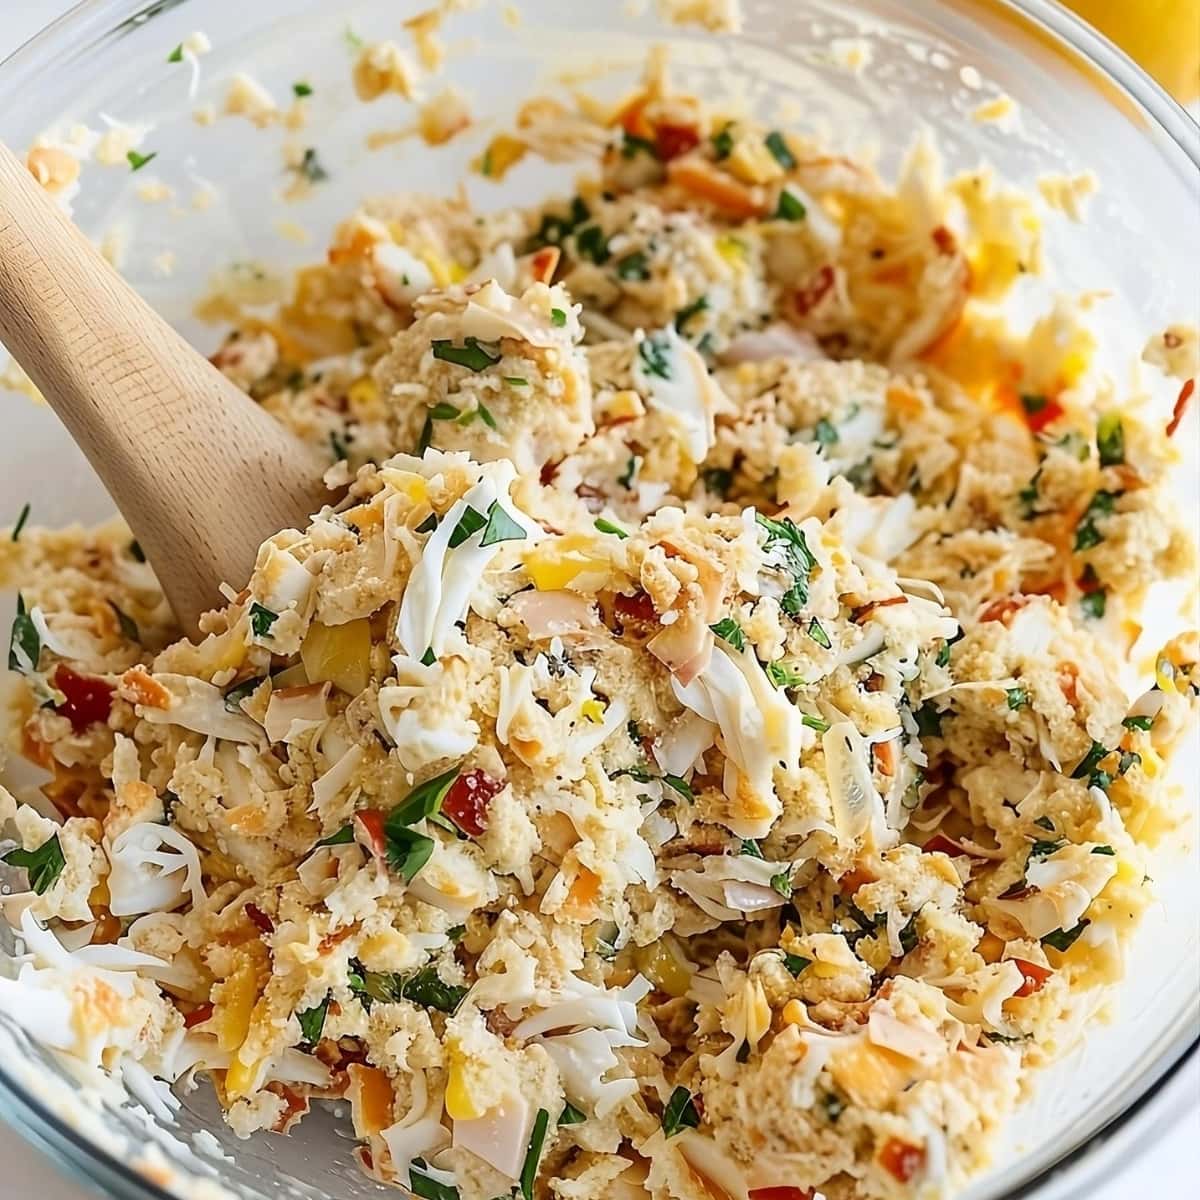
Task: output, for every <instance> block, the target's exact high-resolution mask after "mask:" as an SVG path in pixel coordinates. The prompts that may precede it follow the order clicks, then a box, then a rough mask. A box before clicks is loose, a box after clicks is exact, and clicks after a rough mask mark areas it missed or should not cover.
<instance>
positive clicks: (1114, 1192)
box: [0, 0, 1200, 1200]
mask: <svg viewBox="0 0 1200 1200" xmlns="http://www.w3.org/2000/svg"><path fill="white" fill-rule="evenodd" d="M72 3H73V0H0V10H2V11H0V59H3V58H4V57H5V56H6V55H7V54H9V52H10V51H12V50H14V49H15V48H16V47H17V46H19V45H20V44H21V43H22V42H23V41H25V39H26V38H28V37H30V36H31V35H32V34H34V33H36V32H37V30H38V29H40V28H42V27H43V26H45V25H47V24H48V23H49V22H50V21H51V20H53V19H54V18H55V17H57V16H59V15H60V14H61V13H63V12H65V11H66V10H67V9H69V8H70V7H71V6H72ZM2 135H3V119H2V116H0V136H2ZM1198 1145H1200V1096H1197V1097H1196V1105H1195V1106H1194V1108H1193V1109H1192V1111H1191V1113H1190V1114H1189V1117H1188V1119H1187V1120H1186V1121H1183V1122H1181V1124H1180V1125H1179V1126H1178V1127H1177V1128H1175V1129H1173V1130H1171V1131H1170V1133H1169V1134H1168V1135H1167V1136H1166V1137H1165V1138H1163V1139H1162V1140H1160V1141H1159V1142H1158V1143H1157V1144H1156V1145H1155V1146H1154V1148H1153V1150H1152V1151H1151V1153H1150V1154H1149V1155H1148V1156H1147V1157H1146V1158H1145V1159H1141V1160H1137V1161H1132V1162H1130V1163H1128V1165H1126V1166H1125V1167H1124V1168H1123V1169H1122V1170H1121V1171H1120V1172H1119V1174H1117V1175H1115V1176H1114V1177H1113V1178H1112V1179H1111V1180H1110V1181H1109V1182H1108V1184H1107V1185H1106V1186H1105V1187H1104V1188H1103V1189H1102V1190H1101V1191H1099V1192H1096V1193H1094V1194H1093V1195H1092V1196H1091V1197H1089V1198H1088V1200H1129V1197H1131V1196H1132V1197H1145V1198H1147V1200H1175V1198H1176V1197H1183V1196H1184V1195H1186V1194H1193V1188H1194V1186H1195V1172H1196V1163H1197V1146H1198ZM0 1163H3V1164H4V1167H3V1172H2V1173H0V1197H3V1198H5V1200H7V1198H9V1197H11V1198H12V1200H18V1198H19V1200H27V1198H29V1197H37V1200H85V1197H87V1196H88V1192H86V1191H85V1190H84V1189H82V1188H80V1187H78V1186H77V1185H76V1184H73V1183H72V1182H70V1181H69V1180H67V1179H65V1178H64V1177H63V1176H62V1175H60V1174H59V1173H58V1171H57V1170H56V1169H55V1168H54V1167H52V1166H51V1165H50V1164H49V1163H48V1162H47V1161H46V1160H44V1159H43V1158H41V1157H40V1155H39V1154H38V1152H37V1151H36V1150H34V1149H32V1148H31V1147H30V1146H28V1145H27V1144H26V1143H25V1142H23V1141H22V1140H21V1139H20V1138H19V1137H18V1136H17V1135H16V1134H14V1133H13V1132H12V1131H10V1130H9V1129H7V1128H6V1127H4V1126H2V1125H0Z"/></svg>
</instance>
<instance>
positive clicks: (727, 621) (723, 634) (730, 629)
mask: <svg viewBox="0 0 1200 1200" xmlns="http://www.w3.org/2000/svg"><path fill="white" fill-rule="evenodd" d="M709 629H711V630H712V631H713V633H715V634H716V635H717V637H719V638H720V639H721V640H722V641H723V642H728V643H729V644H730V645H731V646H732V647H733V648H734V649H735V650H745V648H746V634H745V633H744V632H743V630H742V627H741V626H740V625H739V624H738V623H737V622H736V621H735V620H734V619H733V618H732V617H723V618H722V619H721V620H720V621H718V622H717V623H716V624H715V625H710V626H709Z"/></svg>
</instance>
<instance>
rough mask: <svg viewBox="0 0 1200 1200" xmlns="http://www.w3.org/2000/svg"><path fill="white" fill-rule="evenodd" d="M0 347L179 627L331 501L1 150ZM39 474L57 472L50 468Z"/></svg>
mask: <svg viewBox="0 0 1200 1200" xmlns="http://www.w3.org/2000/svg"><path fill="white" fill-rule="evenodd" d="M0 340H2V341H3V342H4V344H5V345H6V346H7V347H8V349H9V351H10V352H11V353H12V355H13V357H14V358H16V360H17V361H18V362H19V363H20V364H21V366H22V367H24V369H25V371H26V372H27V373H28V375H29V377H30V378H31V379H32V380H33V382H34V383H35V384H36V385H37V387H38V388H39V389H40V390H41V392H42V393H43V395H45V397H46V399H47V401H48V402H49V403H50V405H51V407H52V408H53V409H54V411H55V412H56V413H57V414H58V416H59V418H60V419H61V420H62V422H63V424H64V425H66V427H67V429H68V430H69V431H70V433H71V436H72V437H73V438H74V439H75V441H76V442H77V443H78V444H79V446H80V447H81V448H82V449H83V452H84V453H85V454H86V455H87V457H88V460H89V461H90V462H91V464H92V466H93V467H94V468H95V470H96V472H97V474H98V475H99V476H100V478H101V480H102V481H103V482H104V485H105V487H106V488H107V489H108V491H109V493H110V495H111V496H112V497H113V499H114V500H115V501H116V503H117V507H118V508H119V509H120V510H121V513H122V514H123V515H124V517H125V519H126V520H127V521H128V522H129V525H130V527H131V528H132V529H133V531H134V533H135V535H136V536H137V539H138V541H139V542H140V544H141V546H142V548H143V549H144V550H145V552H146V556H147V558H148V559H149V561H150V563H151V565H152V566H153V567H154V570H155V572H156V573H157V575H158V578H159V581H160V582H161V583H162V586H163V590H164V591H165V592H166V595H167V599H168V600H169V601H170V602H171V605H172V607H173V608H174V609H175V612H176V615H177V616H178V617H179V619H180V621H181V622H182V623H183V625H184V627H185V629H188V630H191V629H192V628H194V625H195V621H196V618H197V617H198V616H199V615H200V613H202V612H204V611H205V610H206V609H208V608H211V607H213V606H214V605H215V604H218V603H219V602H220V596H219V593H218V591H217V585H218V584H219V583H220V582H222V581H228V582H230V583H232V584H233V585H235V586H237V587H240V586H241V585H242V584H243V583H244V582H245V580H246V578H247V576H248V575H249V573H250V570H251V568H252V567H253V565H254V558H255V553H256V551H257V550H258V546H259V544H260V543H261V542H262V541H263V540H264V539H265V538H267V537H269V536H270V535H271V534H273V533H276V532H278V531H279V530H280V529H286V528H289V527H293V526H295V525H297V524H299V525H300V527H301V528H303V525H304V522H305V518H306V517H307V516H308V515H309V514H310V513H313V512H315V511H317V509H318V508H319V507H320V506H321V505H322V504H323V503H325V502H326V501H327V500H328V499H329V496H328V494H327V493H326V491H325V489H324V487H323V485H322V484H321V482H320V475H321V470H322V467H321V464H320V462H319V461H318V460H317V458H316V456H315V453H314V452H313V451H311V450H310V449H309V448H308V447H306V446H305V445H304V444H303V443H301V442H300V441H299V439H297V438H296V437H294V436H293V435H292V434H290V433H289V432H288V431H286V430H284V429H283V428H282V427H281V426H280V425H279V424H278V423H277V422H276V421H274V420H273V419H272V418H271V417H270V416H269V415H268V414H267V413H265V412H264V411H263V410H262V409H261V408H260V407H259V406H258V405H257V404H255V403H254V402H253V401H252V400H251V399H250V398H249V397H248V396H246V395H245V394H244V393H243V392H242V391H240V390H239V389H238V388H237V387H235V386H234V385H233V384H232V383H230V382H229V380H227V379H226V378H225V376H223V375H222V374H221V372H220V371H218V370H217V369H216V368H215V367H214V366H213V365H212V364H211V363H209V362H208V361H207V360H206V359H205V358H203V357H202V356H201V355H200V354H198V353H197V352H196V351H195V350H193V349H192V347H191V346H190V345H188V343H187V342H186V341H185V340H184V339H183V338H182V337H180V335H179V334H178V333H176V332H175V330H174V329H172V328H171V327H170V326H169V325H168V324H167V323H166V322H165V321H163V320H162V319H161V318H159V317H158V316H157V315H156V314H155V313H154V312H153V310H152V309H151V308H150V307H149V306H148V305H147V304H146V303H145V301H143V300H142V299H141V297H140V296H138V295H137V293H136V292H135V291H134V290H133V289H132V288H131V287H129V285H128V284H126V283H125V282H124V280H122V279H121V278H120V276H119V275H118V274H117V273H116V272H115V271H114V270H113V269H112V268H111V267H110V266H109V265H108V264H107V263H106V262H105V261H104V259H103V258H102V257H101V256H100V254H99V253H98V252H97V251H96V249H95V248H94V247H93V246H92V244H91V243H90V242H89V241H88V240H87V239H86V238H85V237H84V236H83V234H82V233H80V232H79V230H78V229H76V228H75V226H74V225H72V224H71V222H70V221H69V220H68V219H67V217H66V216H65V215H64V214H63V213H62V212H61V211H60V209H59V208H58V207H57V206H56V205H55V204H54V203H53V202H52V201H51V200H50V199H49V198H48V197H47V196H46V194H45V193H44V192H43V191H42V189H41V188H40V186H39V185H38V184H37V183H36V181H35V180H34V179H33V177H32V176H31V175H30V173H29V172H28V171H27V170H26V169H25V167H24V166H23V165H22V164H21V163H20V162H19V161H18V160H17V158H16V157H15V156H14V155H13V154H12V153H11V152H10V151H9V150H8V149H7V148H6V147H5V146H4V145H3V144H2V143H0ZM47 467H48V468H49V469H50V470H53V464H52V463H48V464H47Z"/></svg>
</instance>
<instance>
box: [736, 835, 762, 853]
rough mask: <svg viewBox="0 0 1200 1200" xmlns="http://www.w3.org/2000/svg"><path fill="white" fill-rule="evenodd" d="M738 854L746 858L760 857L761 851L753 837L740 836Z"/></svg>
mask: <svg viewBox="0 0 1200 1200" xmlns="http://www.w3.org/2000/svg"><path fill="white" fill-rule="evenodd" d="M738 854H740V855H743V856H745V857H746V858H762V856H763V852H762V850H761V849H760V848H759V845H758V843H757V842H756V841H755V840H754V839H753V838H742V840H741V843H740V845H739V846H738Z"/></svg>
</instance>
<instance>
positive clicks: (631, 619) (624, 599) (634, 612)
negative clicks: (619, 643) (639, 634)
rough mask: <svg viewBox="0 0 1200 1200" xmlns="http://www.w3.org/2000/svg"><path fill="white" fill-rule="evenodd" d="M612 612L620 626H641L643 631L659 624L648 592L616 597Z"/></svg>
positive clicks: (656, 612)
mask: <svg viewBox="0 0 1200 1200" xmlns="http://www.w3.org/2000/svg"><path fill="white" fill-rule="evenodd" d="M613 611H614V612H615V613H616V615H617V620H619V621H620V622H621V625H622V626H626V625H633V626H642V627H643V630H645V629H647V628H657V627H658V626H659V625H660V624H661V622H660V621H659V619H658V611H657V609H655V607H654V601H653V600H651V599H650V595H649V593H648V592H634V593H633V595H632V596H625V595H618V596H617V597H616V599H615V600H614V601H613Z"/></svg>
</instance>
